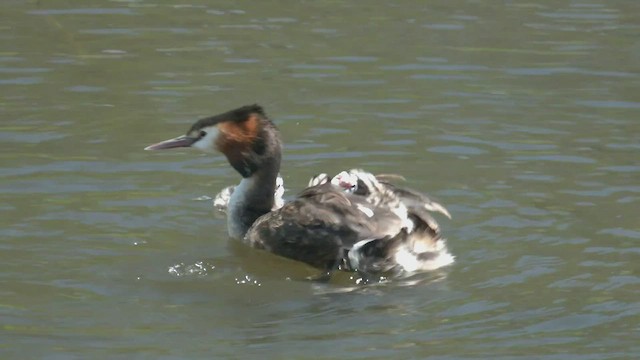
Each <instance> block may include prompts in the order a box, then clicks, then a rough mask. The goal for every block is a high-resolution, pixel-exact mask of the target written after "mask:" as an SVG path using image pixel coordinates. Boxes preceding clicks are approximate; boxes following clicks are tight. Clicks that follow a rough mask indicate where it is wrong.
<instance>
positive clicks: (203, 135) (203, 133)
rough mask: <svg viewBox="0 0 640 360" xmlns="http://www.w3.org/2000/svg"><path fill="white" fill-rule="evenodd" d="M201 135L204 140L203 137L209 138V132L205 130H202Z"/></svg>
mask: <svg viewBox="0 0 640 360" xmlns="http://www.w3.org/2000/svg"><path fill="white" fill-rule="evenodd" d="M199 135H200V137H201V138H203V137H205V136H207V132H206V131H204V130H200V134H199Z"/></svg>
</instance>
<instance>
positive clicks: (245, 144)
mask: <svg viewBox="0 0 640 360" xmlns="http://www.w3.org/2000/svg"><path fill="white" fill-rule="evenodd" d="M179 147H194V148H197V149H200V150H202V151H204V152H215V151H220V152H222V153H223V154H224V155H225V156H226V157H227V159H228V160H229V163H230V164H231V166H233V167H234V168H235V169H236V170H237V171H238V172H239V173H240V175H242V177H244V178H247V177H250V176H251V175H253V174H254V173H255V172H256V171H258V170H259V169H260V167H261V166H262V165H263V163H264V162H265V161H268V162H270V163H271V164H270V165H271V166H270V167H274V166H276V167H277V168H278V169H279V166H280V151H281V149H280V148H281V145H280V139H279V137H278V132H277V130H276V128H275V125H274V124H273V123H272V122H271V120H269V118H268V117H267V115H266V114H265V112H264V110H263V109H262V107H260V106H259V105H247V106H243V107H240V108H237V109H234V110H231V111H227V112H225V113H222V114H219V115H214V116H210V117H207V118H204V119H200V120H198V121H196V122H195V123H194V124H193V125H192V126H191V128H189V131H187V133H186V134H185V135H182V136H178V137H176V138H173V139H169V140H165V141H161V142H159V143H157V144H153V145H150V146H147V147H146V148H145V150H161V149H173V148H179ZM274 160H275V161H274ZM275 163H277V164H275ZM276 172H277V170H276Z"/></svg>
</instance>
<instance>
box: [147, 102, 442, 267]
mask: <svg viewBox="0 0 640 360" xmlns="http://www.w3.org/2000/svg"><path fill="white" fill-rule="evenodd" d="M178 147H195V148H198V149H200V150H202V151H205V152H215V151H219V152H222V153H223V154H224V155H225V156H226V158H227V160H228V161H229V164H231V166H232V167H233V168H234V169H235V170H236V171H237V172H238V173H240V175H241V176H242V180H241V181H240V184H239V185H238V186H236V187H235V189H234V191H233V192H232V194H231V196H230V199H229V202H228V210H227V228H228V231H229V236H230V237H232V238H238V239H242V240H243V241H244V242H245V243H247V244H249V245H250V246H252V247H255V248H259V249H264V250H267V251H270V252H272V253H275V254H277V255H280V256H284V257H287V258H290V259H294V260H298V261H302V262H305V263H307V264H309V265H311V266H314V267H316V268H319V269H322V270H325V271H328V272H331V271H333V270H336V269H341V270H347V271H359V272H363V273H365V274H366V273H380V272H394V273H411V272H415V271H421V270H433V269H437V268H439V267H442V266H445V265H449V264H451V263H452V262H453V259H454V258H453V256H452V255H451V254H450V253H449V252H448V250H447V248H446V244H445V241H444V239H442V238H441V234H440V229H439V227H438V225H437V223H436V222H435V220H434V219H433V218H432V217H431V215H430V214H429V213H428V212H429V211H439V212H443V213H444V214H445V215H447V216H448V212H447V211H446V209H444V207H442V206H441V205H440V204H438V203H435V202H433V201H431V200H429V199H428V198H426V197H424V196H423V195H420V194H419V193H417V192H415V191H411V190H407V189H401V188H398V187H395V186H393V185H391V184H390V183H388V182H386V181H385V180H384V179H383V178H380V179H378V178H376V177H375V176H373V175H371V174H369V173H367V172H364V171H361V170H351V172H343V173H340V174H339V175H338V176H336V177H334V178H331V179H330V178H329V177H328V176H327V175H324V174H322V175H321V176H319V177H315V178H313V179H312V180H311V185H312V186H310V187H308V188H306V189H305V190H303V191H302V192H301V193H300V194H299V195H298V196H297V197H296V198H295V199H293V200H292V201H290V202H288V203H286V204H284V205H283V206H282V207H280V208H277V209H275V210H273V209H274V191H275V190H276V187H277V180H276V179H277V178H278V172H279V171H280V161H281V154H282V144H281V141H280V136H279V132H278V130H277V128H276V126H275V125H274V124H273V122H271V120H270V119H269V118H268V117H267V115H266V113H265V112H264V110H263V108H262V107H260V106H259V105H248V106H243V107H240V108H237V109H234V110H231V111H228V112H225V113H222V114H219V115H215V116H211V117H208V118H204V119H200V120H198V121H196V122H195V123H194V124H193V125H192V126H191V128H190V129H189V131H187V133H186V135H182V136H179V137H176V138H173V139H170V140H166V141H162V142H159V143H157V144H154V145H150V146H148V147H146V148H145V150H160V149H171V148H178Z"/></svg>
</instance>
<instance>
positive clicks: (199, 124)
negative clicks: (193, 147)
mask: <svg viewBox="0 0 640 360" xmlns="http://www.w3.org/2000/svg"><path fill="white" fill-rule="evenodd" d="M252 114H256V115H259V116H260V117H263V118H265V119H266V118H267V114H266V113H265V111H264V109H263V108H262V106H260V105H258V104H253V105H245V106H242V107H239V108H237V109H233V110H230V111H227V112H225V113H222V114H218V115H213V116H209V117H206V118H204V119H200V120H198V121H196V122H195V124H193V126H191V129H189V131H188V132H187V134H190V133H192V132H193V131H198V130H200V129H202V128H205V127H208V126H213V125H216V124H218V123H221V122H227V121H232V122H242V121H245V120H247V119H248V118H249V117H250V116H251V115H252Z"/></svg>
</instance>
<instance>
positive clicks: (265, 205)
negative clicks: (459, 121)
mask: <svg viewBox="0 0 640 360" xmlns="http://www.w3.org/2000/svg"><path fill="white" fill-rule="evenodd" d="M271 160H272V161H268V162H267V163H266V164H264V163H263V164H262V166H261V167H260V169H259V170H257V171H256V172H254V173H252V174H251V176H248V177H244V178H243V179H242V181H240V184H239V185H238V186H237V187H236V189H235V190H234V191H233V194H231V198H230V199H229V208H228V211H227V228H228V231H229V236H230V237H232V238H238V239H242V238H243V237H244V235H245V234H246V233H247V230H249V228H250V227H251V225H253V223H254V222H255V221H256V220H257V219H258V218H259V217H260V216H262V215H264V214H266V213H268V212H270V211H271V208H272V207H273V193H274V191H275V189H276V178H277V177H278V172H279V171H280V159H279V158H278V159H271ZM267 165H268V166H267Z"/></svg>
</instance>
